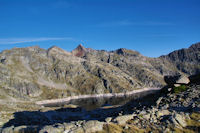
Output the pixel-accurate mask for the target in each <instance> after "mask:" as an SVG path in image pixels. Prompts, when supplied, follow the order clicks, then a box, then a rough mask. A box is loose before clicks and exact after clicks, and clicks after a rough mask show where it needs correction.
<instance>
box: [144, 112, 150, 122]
mask: <svg viewBox="0 0 200 133" xmlns="http://www.w3.org/2000/svg"><path fill="white" fill-rule="evenodd" d="M150 117H151V115H150V113H148V114H145V115H143V118H144V119H146V120H149V119H150Z"/></svg>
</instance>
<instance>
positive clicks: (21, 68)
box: [0, 43, 200, 100]
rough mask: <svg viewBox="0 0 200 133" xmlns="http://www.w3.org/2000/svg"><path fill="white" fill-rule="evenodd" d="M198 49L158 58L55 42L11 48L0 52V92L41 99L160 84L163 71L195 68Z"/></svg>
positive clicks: (191, 71) (198, 46)
mask: <svg viewBox="0 0 200 133" xmlns="http://www.w3.org/2000/svg"><path fill="white" fill-rule="evenodd" d="M199 51H200V43H198V44H194V45H192V46H191V47H190V48H188V49H181V50H178V51H174V52H172V53H170V54H169V55H165V56H161V57H159V58H148V57H145V56H143V55H141V54H140V53H139V52H137V51H132V50H128V49H124V48H121V49H118V50H115V51H109V52H108V51H104V50H93V49H90V48H84V47H83V46H82V45H79V46H78V47H77V48H76V49H75V50H73V51H72V52H67V51H65V50H63V49H60V48H58V47H56V46H54V47H51V48H49V49H48V50H45V49H41V48H39V47H37V46H34V47H27V48H13V49H11V50H5V51H3V52H1V53H0V92H3V93H2V94H7V96H10V97H13V98H19V99H23V100H24V99H26V100H41V99H51V98H61V97H67V96H71V95H80V94H97V93H112V92H127V91H131V90H134V89H139V88H144V87H162V86H164V85H165V82H164V80H163V76H165V75H173V74H177V73H183V74H195V73H197V72H199V71H200V57H199V55H200V54H199ZM1 97H3V96H1V94H0V98H1ZM2 99H3V98H2Z"/></svg>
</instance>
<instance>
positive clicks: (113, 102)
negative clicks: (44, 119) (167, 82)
mask: <svg viewBox="0 0 200 133" xmlns="http://www.w3.org/2000/svg"><path fill="white" fill-rule="evenodd" d="M157 91H158V90H151V91H145V92H140V93H135V94H131V95H127V96H113V97H97V98H80V99H72V100H70V101H68V102H65V103H56V104H55V103H54V104H46V105H44V106H46V107H59V106H60V107H62V106H64V105H68V104H72V105H77V106H78V107H81V108H84V109H86V110H94V109H96V108H100V107H105V108H108V107H110V108H112V107H116V106H121V105H124V104H126V103H128V102H129V101H132V100H134V99H139V98H142V97H144V96H146V95H149V94H153V93H156V92H157Z"/></svg>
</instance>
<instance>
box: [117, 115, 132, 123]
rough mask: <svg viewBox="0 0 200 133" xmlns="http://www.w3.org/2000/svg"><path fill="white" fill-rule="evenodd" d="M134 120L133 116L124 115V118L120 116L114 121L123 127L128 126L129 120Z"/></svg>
mask: <svg viewBox="0 0 200 133" xmlns="http://www.w3.org/2000/svg"><path fill="white" fill-rule="evenodd" d="M131 119H133V115H132V114H131V115H122V116H118V117H116V118H115V119H114V120H113V121H114V122H116V123H118V124H119V125H123V124H126V122H127V121H128V120H131Z"/></svg>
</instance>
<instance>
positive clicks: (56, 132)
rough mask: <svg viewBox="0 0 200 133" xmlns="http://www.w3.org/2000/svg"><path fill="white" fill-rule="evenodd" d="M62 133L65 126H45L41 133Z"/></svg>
mask: <svg viewBox="0 0 200 133" xmlns="http://www.w3.org/2000/svg"><path fill="white" fill-rule="evenodd" d="M46 132H47V133H62V132H64V126H63V127H62V126H59V127H54V126H52V125H51V126H45V127H43V128H42V129H41V130H40V131H39V133H46Z"/></svg>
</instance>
